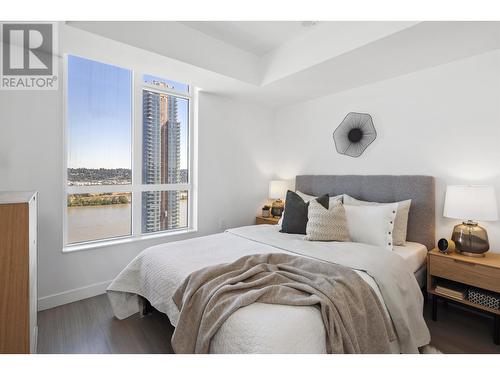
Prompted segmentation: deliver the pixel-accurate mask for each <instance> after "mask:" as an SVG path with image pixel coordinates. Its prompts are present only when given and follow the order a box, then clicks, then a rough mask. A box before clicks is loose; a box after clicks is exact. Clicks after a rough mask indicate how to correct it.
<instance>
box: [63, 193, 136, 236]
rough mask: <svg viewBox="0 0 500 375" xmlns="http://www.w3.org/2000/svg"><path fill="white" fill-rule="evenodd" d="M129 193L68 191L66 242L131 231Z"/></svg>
mask: <svg viewBox="0 0 500 375" xmlns="http://www.w3.org/2000/svg"><path fill="white" fill-rule="evenodd" d="M131 202H132V195H131V193H101V194H69V195H68V203H67V217H68V218H67V223H68V227H67V242H68V244H74V243H77V242H86V241H94V240H101V239H105V238H113V237H121V236H129V235H131V228H132V224H131V223H132V214H131V206H132V205H131Z"/></svg>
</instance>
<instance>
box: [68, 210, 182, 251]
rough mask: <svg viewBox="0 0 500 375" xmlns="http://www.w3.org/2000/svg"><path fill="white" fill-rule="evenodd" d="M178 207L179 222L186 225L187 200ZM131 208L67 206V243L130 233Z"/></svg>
mask: <svg viewBox="0 0 500 375" xmlns="http://www.w3.org/2000/svg"><path fill="white" fill-rule="evenodd" d="M180 208H181V210H180V216H181V217H180V219H181V220H180V222H181V223H186V225H187V200H181V201H180ZM131 210H132V207H131V205H130V204H113V205H108V206H86V207H68V229H67V230H68V235H67V240H68V243H70V244H71V243H76V242H84V241H92V240H100V239H104V238H112V237H121V236H128V235H130V233H131V222H132V220H131V218H132V215H131Z"/></svg>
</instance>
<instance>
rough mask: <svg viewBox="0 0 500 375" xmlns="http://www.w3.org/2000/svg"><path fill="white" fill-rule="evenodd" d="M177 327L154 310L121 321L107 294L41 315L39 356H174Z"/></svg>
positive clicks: (39, 316)
mask: <svg viewBox="0 0 500 375" xmlns="http://www.w3.org/2000/svg"><path fill="white" fill-rule="evenodd" d="M173 332H174V327H172V325H171V324H170V322H169V321H168V318H167V317H166V316H165V315H164V314H162V313H160V312H158V311H156V310H154V309H153V312H152V313H151V314H149V315H146V316H144V317H143V318H140V317H139V314H136V315H133V316H131V317H130V318H128V319H124V320H118V319H116V318H115V317H114V316H113V312H112V310H111V305H110V304H109V301H108V297H107V296H106V295H105V294H103V295H100V296H97V297H92V298H88V299H85V300H82V301H78V302H74V303H70V304H67V305H63V306H58V307H55V308H53V309H50V310H45V311H40V312H39V313H38V353H72V354H73V353H124V354H126V353H127V354H130V353H139V354H142V353H151V354H155V353H173V350H172V346H171V345H170V337H171V336H172V334H173Z"/></svg>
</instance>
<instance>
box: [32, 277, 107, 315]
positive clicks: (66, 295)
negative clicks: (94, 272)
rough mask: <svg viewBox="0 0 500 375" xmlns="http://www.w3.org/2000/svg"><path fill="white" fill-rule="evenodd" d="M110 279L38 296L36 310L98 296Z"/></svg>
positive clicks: (104, 291)
mask: <svg viewBox="0 0 500 375" xmlns="http://www.w3.org/2000/svg"><path fill="white" fill-rule="evenodd" d="M111 281H112V280H108V281H103V282H100V283H96V284H91V285H87V286H83V287H81V288H76V289H70V290H66V291H64V292H60V293H55V294H51V295H49V296H46V297H40V298H38V311H42V310H47V309H51V308H52V307H56V306H61V305H65V304H67V303H71V302H76V301H79V300H82V299H85V298H90V297H94V296H98V295H100V294H104V293H106V288H107V287H108V285H109V284H111Z"/></svg>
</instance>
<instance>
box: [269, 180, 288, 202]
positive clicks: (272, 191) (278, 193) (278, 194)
mask: <svg viewBox="0 0 500 375" xmlns="http://www.w3.org/2000/svg"><path fill="white" fill-rule="evenodd" d="M287 190H288V184H287V182H286V181H278V180H275V181H271V182H269V199H285V196H286V191H287Z"/></svg>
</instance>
